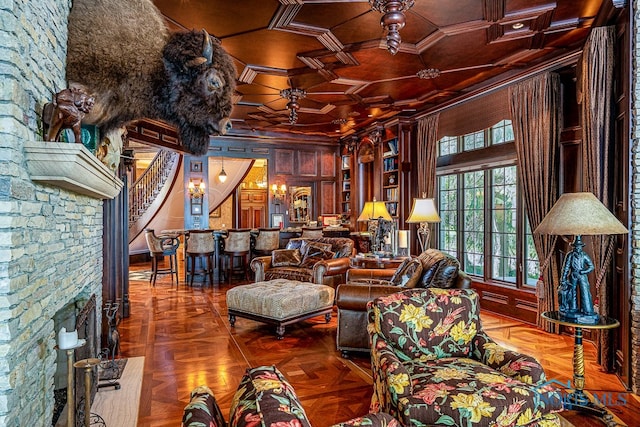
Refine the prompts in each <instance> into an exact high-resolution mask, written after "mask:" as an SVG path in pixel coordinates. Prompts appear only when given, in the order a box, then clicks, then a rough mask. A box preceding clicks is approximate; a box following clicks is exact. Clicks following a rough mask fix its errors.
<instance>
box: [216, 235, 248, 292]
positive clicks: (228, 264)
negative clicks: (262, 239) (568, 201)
mask: <svg viewBox="0 0 640 427" xmlns="http://www.w3.org/2000/svg"><path fill="white" fill-rule="evenodd" d="M250 252H251V230H250V229H249V228H243V229H235V228H231V229H229V230H228V232H227V237H225V238H224V251H223V252H222V256H223V258H224V262H223V265H224V271H225V276H226V279H227V282H228V283H229V282H231V275H232V274H234V273H238V274H244V277H245V279H246V280H249V269H248V264H249V263H248V258H249V254H250ZM236 259H239V260H240V265H237V266H236V265H235V260H236ZM236 267H237V268H236Z"/></svg>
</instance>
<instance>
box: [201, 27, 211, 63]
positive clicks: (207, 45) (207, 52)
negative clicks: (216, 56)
mask: <svg viewBox="0 0 640 427" xmlns="http://www.w3.org/2000/svg"><path fill="white" fill-rule="evenodd" d="M202 35H203V36H204V42H203V43H202V56H204V57H205V59H206V60H207V65H209V64H211V60H212V59H213V47H212V46H211V37H209V33H207V30H205V29H204V28H203V29H202Z"/></svg>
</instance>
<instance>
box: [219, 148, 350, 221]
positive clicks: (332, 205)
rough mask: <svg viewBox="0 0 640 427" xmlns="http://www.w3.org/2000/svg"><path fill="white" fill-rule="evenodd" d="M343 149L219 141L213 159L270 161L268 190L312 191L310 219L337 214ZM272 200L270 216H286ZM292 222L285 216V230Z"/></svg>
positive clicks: (283, 207) (282, 208) (284, 208)
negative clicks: (300, 188) (302, 188)
mask: <svg viewBox="0 0 640 427" xmlns="http://www.w3.org/2000/svg"><path fill="white" fill-rule="evenodd" d="M339 150H340V146H339V145H338V143H337V142H335V141H330V140H325V139H319V140H304V139H300V140H295V141H293V140H285V139H282V140H278V139H275V140H267V141H264V140H259V141H255V140H241V139H225V138H219V139H216V140H215V148H212V149H210V150H209V154H210V155H212V156H224V157H237V158H263V159H267V167H268V175H269V186H271V184H278V185H281V184H286V185H287V188H290V187H291V186H306V185H308V186H310V187H311V188H312V207H311V219H312V220H314V219H315V218H317V217H318V216H319V215H321V214H328V213H335V212H337V206H336V203H337V200H338V193H337V190H338V184H337V182H338V180H339V176H338V165H339V159H340V156H339ZM286 209H287V205H286V203H285V204H284V205H276V204H275V203H274V200H273V197H272V196H271V195H270V196H269V213H276V212H277V213H285V211H286ZM288 225H290V224H289V221H288V218H287V216H286V215H285V226H288Z"/></svg>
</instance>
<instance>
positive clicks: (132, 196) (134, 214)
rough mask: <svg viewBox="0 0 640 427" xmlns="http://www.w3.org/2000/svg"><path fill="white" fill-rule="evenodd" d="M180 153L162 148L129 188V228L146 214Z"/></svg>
mask: <svg viewBox="0 0 640 427" xmlns="http://www.w3.org/2000/svg"><path fill="white" fill-rule="evenodd" d="M178 158H179V154H178V153H176V152H174V151H171V150H160V151H158V154H156V156H155V157H154V158H153V160H152V161H151V163H150V164H149V167H148V168H147V170H145V171H144V173H143V174H142V175H141V176H140V177H139V178H138V179H137V180H136V182H134V183H133V184H132V185H131V187H130V188H129V228H131V227H132V226H133V224H135V223H136V221H138V219H139V218H140V217H141V216H142V215H144V213H145V212H146V211H147V209H148V208H149V206H150V205H151V204H152V203H153V201H154V200H155V199H156V197H157V195H158V194H159V193H160V190H161V189H162V187H163V186H164V185H165V183H166V182H167V179H168V178H169V177H170V175H171V171H172V169H173V166H174V163H175V162H176V161H177V160H178Z"/></svg>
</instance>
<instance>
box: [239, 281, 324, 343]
mask: <svg viewBox="0 0 640 427" xmlns="http://www.w3.org/2000/svg"><path fill="white" fill-rule="evenodd" d="M334 295H335V290H334V289H333V288H332V287H331V286H326V285H319V284H315V283H309V282H298V281H295V280H289V279H274V280H269V281H266V282H256V283H252V284H249V285H241V286H237V287H235V288H232V289H229V290H228V291H227V313H228V315H229V323H231V326H234V325H235V322H236V317H243V318H245V319H251V320H255V321H258V322H263V323H269V324H274V325H276V334H277V337H278V339H282V338H283V336H284V330H285V326H286V325H290V324H292V323H296V322H299V321H301V320H304V319H308V318H311V317H316V316H320V315H324V317H325V320H326V321H327V323H328V322H329V321H330V320H331V313H332V311H333V301H334Z"/></svg>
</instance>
